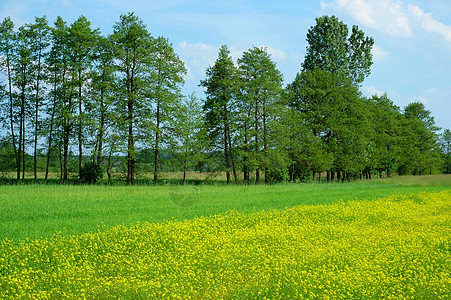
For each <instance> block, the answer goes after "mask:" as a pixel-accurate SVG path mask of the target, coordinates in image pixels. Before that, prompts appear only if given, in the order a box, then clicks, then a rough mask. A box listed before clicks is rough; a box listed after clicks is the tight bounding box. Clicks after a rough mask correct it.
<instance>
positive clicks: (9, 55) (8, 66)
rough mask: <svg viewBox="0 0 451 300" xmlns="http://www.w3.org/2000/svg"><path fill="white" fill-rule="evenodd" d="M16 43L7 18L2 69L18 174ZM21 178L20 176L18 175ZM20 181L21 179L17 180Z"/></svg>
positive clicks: (0, 38)
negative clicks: (14, 90)
mask: <svg viewBox="0 0 451 300" xmlns="http://www.w3.org/2000/svg"><path fill="white" fill-rule="evenodd" d="M14 42H15V32H14V23H13V22H12V21H11V18H9V17H7V18H5V19H4V20H3V22H2V23H1V24H0V54H1V55H2V56H3V58H4V59H3V60H2V61H1V67H2V69H3V70H4V71H5V73H6V74H5V75H6V78H7V81H8V83H7V89H6V91H5V95H6V98H7V107H8V112H7V114H8V117H7V119H9V134H10V136H11V143H12V146H13V150H14V157H15V160H16V168H17V172H19V168H20V156H19V151H20V150H19V151H18V150H17V141H16V132H15V130H14V123H15V119H14V112H13V111H14V94H13V71H12V63H13V55H14ZM18 176H20V175H18ZM17 180H19V178H18V179H17Z"/></svg>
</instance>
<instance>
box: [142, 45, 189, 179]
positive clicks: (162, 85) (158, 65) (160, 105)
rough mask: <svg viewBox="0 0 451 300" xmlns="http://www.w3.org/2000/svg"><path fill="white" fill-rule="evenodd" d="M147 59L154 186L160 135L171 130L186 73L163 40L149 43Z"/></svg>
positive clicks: (156, 175) (172, 49)
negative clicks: (152, 115) (152, 119)
mask: <svg viewBox="0 0 451 300" xmlns="http://www.w3.org/2000/svg"><path fill="white" fill-rule="evenodd" d="M151 58H152V59H151V62H150V64H151V66H152V72H151V73H150V76H149V80H150V82H151V83H152V84H151V87H152V88H151V89H150V91H149V92H150V95H149V96H150V97H151V98H152V99H153V100H154V102H155V106H156V110H155V121H156V122H155V125H156V126H155V144H154V145H155V154H154V182H155V184H157V183H158V173H159V164H160V162H159V150H160V149H159V147H160V143H161V142H162V141H164V138H165V136H164V135H165V134H166V135H169V133H170V131H171V128H174V127H176V125H175V124H174V122H173V115H174V113H175V112H176V111H177V109H178V108H179V106H180V98H181V94H180V86H181V85H182V84H183V83H184V79H183V76H184V75H185V74H186V68H185V64H184V63H183V61H182V60H181V59H180V58H179V57H178V55H177V54H176V53H175V52H174V48H173V47H172V45H171V44H170V43H169V42H168V40H167V39H165V38H163V37H158V38H157V39H154V40H153V51H152V54H151Z"/></svg>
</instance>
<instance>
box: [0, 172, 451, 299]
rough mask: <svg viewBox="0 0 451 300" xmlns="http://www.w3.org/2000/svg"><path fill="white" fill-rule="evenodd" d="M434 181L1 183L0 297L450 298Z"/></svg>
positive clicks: (447, 246) (442, 187)
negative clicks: (85, 184)
mask: <svg viewBox="0 0 451 300" xmlns="http://www.w3.org/2000/svg"><path fill="white" fill-rule="evenodd" d="M440 178H442V180H444V181H443V182H441V184H439V185H432V184H431V183H430V182H429V180H430V178H429V179H427V178H424V179H419V178H414V179H406V180H405V181H404V182H403V183H400V182H399V181H398V182H395V181H393V180H375V181H372V182H356V183H345V184H295V185H292V184H285V185H275V186H264V185H259V186H136V187H124V186H121V187H118V186H116V187H111V186H56V185H55V186H43V185H29V186H28V185H24V186H0V205H1V206H0V207H1V210H0V234H1V236H0V298H1V299H20V298H22V299H29V298H33V299H74V298H77V299H83V298H85V299H117V298H122V299H143V298H144V299H221V298H222V299H299V298H304V299H449V298H450V297H451V294H450V291H451V214H450V212H451V202H450V200H451V185H450V184H449V181H448V178H450V177H440ZM443 178H445V179H443ZM398 180H399V179H398Z"/></svg>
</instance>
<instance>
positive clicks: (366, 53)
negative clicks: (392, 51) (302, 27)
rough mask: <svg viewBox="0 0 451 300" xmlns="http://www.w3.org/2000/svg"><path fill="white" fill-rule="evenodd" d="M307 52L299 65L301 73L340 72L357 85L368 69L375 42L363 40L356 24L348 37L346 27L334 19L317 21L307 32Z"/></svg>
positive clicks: (370, 39)
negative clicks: (302, 71)
mask: <svg viewBox="0 0 451 300" xmlns="http://www.w3.org/2000/svg"><path fill="white" fill-rule="evenodd" d="M307 43H308V45H307V53H306V56H305V59H304V62H303V64H302V68H303V70H304V71H313V70H315V69H320V70H323V71H327V72H330V73H337V72H338V73H342V74H344V75H345V76H347V77H349V78H351V79H352V82H353V83H356V84H360V83H361V82H362V81H363V80H364V79H365V77H367V76H368V75H369V74H370V72H371V70H370V68H371V65H372V64H373V62H372V54H371V49H372V47H373V44H374V40H373V39H372V38H370V37H366V36H365V34H364V33H363V31H361V30H359V28H358V26H357V25H354V26H353V27H352V32H351V35H350V36H349V37H348V26H347V25H346V24H344V23H343V22H342V21H340V20H338V18H337V17H335V16H332V17H329V16H322V17H319V18H316V25H315V26H312V27H311V28H310V29H309V30H308V32H307Z"/></svg>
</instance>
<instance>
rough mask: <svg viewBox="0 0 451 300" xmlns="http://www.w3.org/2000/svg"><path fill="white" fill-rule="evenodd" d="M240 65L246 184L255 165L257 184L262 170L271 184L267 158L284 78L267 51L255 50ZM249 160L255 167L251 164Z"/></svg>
mask: <svg viewBox="0 0 451 300" xmlns="http://www.w3.org/2000/svg"><path fill="white" fill-rule="evenodd" d="M238 65H239V70H240V81H241V84H240V85H239V86H240V92H239V97H238V98H239V99H240V102H241V103H240V104H239V107H240V110H241V112H240V115H241V119H242V125H243V126H242V129H243V133H242V135H243V137H244V139H243V142H244V151H243V160H244V166H243V169H244V181H245V182H246V183H249V170H250V166H251V165H253V167H254V168H255V174H256V181H257V182H258V181H259V179H260V168H263V169H264V170H265V182H266V183H269V180H268V178H267V177H266V174H267V173H268V168H269V166H270V165H271V162H270V161H269V156H268V151H269V146H268V145H269V143H270V132H271V122H272V120H273V119H274V116H273V115H274V112H273V108H274V107H275V106H274V104H275V103H276V102H277V101H279V98H280V96H281V92H282V84H283V77H282V74H281V73H280V71H279V70H278V69H277V67H276V63H275V62H274V61H273V60H272V59H271V56H270V55H269V54H268V53H267V52H266V49H264V48H257V47H253V48H252V49H249V50H248V51H247V52H244V53H243V56H242V57H241V58H240V59H238ZM251 140H253V141H251ZM251 149H253V151H251ZM252 154H253V155H252ZM249 158H251V161H253V163H250V162H249Z"/></svg>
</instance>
